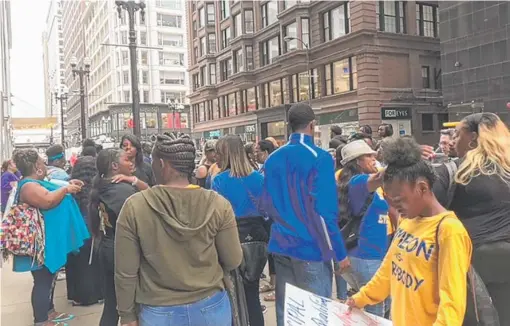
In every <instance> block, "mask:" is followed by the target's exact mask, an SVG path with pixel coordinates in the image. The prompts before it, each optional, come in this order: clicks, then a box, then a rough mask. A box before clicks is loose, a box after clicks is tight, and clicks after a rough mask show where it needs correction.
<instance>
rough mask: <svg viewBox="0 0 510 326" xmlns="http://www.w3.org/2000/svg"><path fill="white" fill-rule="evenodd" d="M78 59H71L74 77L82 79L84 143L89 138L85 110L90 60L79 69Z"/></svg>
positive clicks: (86, 60)
mask: <svg viewBox="0 0 510 326" xmlns="http://www.w3.org/2000/svg"><path fill="white" fill-rule="evenodd" d="M77 65H78V59H77V58H76V57H75V56H73V57H72V58H71V68H72V69H73V77H74V78H76V75H78V76H79V77H80V120H81V123H80V125H81V138H82V141H83V140H84V139H86V138H87V116H86V110H85V78H84V77H88V75H89V73H90V58H89V57H85V58H84V59H83V66H81V67H80V68H77Z"/></svg>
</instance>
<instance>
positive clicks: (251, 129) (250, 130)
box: [244, 125, 255, 133]
mask: <svg viewBox="0 0 510 326" xmlns="http://www.w3.org/2000/svg"><path fill="white" fill-rule="evenodd" d="M244 132H246V133H254V132H255V126H254V125H249V126H245V127H244Z"/></svg>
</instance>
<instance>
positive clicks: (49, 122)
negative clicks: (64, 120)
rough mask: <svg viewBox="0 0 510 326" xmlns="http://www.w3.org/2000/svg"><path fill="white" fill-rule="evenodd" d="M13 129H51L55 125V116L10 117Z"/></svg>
mask: <svg viewBox="0 0 510 326" xmlns="http://www.w3.org/2000/svg"><path fill="white" fill-rule="evenodd" d="M11 122H12V126H13V128H14V130H20V129H51V128H55V127H56V126H57V123H58V122H57V118H56V117H48V118H12V119H11Z"/></svg>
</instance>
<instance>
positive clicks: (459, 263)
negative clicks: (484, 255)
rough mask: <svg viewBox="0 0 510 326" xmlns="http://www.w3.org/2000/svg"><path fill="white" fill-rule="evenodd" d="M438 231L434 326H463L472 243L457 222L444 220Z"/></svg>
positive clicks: (455, 220) (449, 219)
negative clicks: (437, 294)
mask: <svg viewBox="0 0 510 326" xmlns="http://www.w3.org/2000/svg"><path fill="white" fill-rule="evenodd" d="M441 224H442V225H441V226H440V230H438V241H439V257H438V280H439V307H438V310H437V319H436V321H435V323H434V326H439V325H462V322H463V320H464V314H465V312H466V300H465V298H466V296H467V277H466V275H467V272H468V270H469V266H470V263H471V250H472V245H471V240H470V238H469V235H468V233H467V231H466V229H465V228H464V226H463V225H462V223H461V222H460V221H459V220H458V219H454V218H448V219H445V220H444V222H443V223H441Z"/></svg>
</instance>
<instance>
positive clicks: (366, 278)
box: [349, 257, 391, 317]
mask: <svg viewBox="0 0 510 326" xmlns="http://www.w3.org/2000/svg"><path fill="white" fill-rule="evenodd" d="M349 259H350V260H351V267H352V270H353V271H354V272H355V273H356V274H357V277H358V280H359V281H360V283H361V286H363V285H365V284H367V283H368V282H370V280H371V279H372V277H373V276H374V275H375V273H376V272H377V270H378V269H379V267H380V266H381V263H382V261H381V260H376V259H361V258H357V257H349ZM390 305H391V299H390V298H387V299H386V300H385V301H383V302H381V303H379V304H376V305H374V306H366V307H365V311H366V312H368V313H371V314H374V315H376V316H379V317H384V316H385V314H386V312H387V311H389V310H390Z"/></svg>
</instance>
